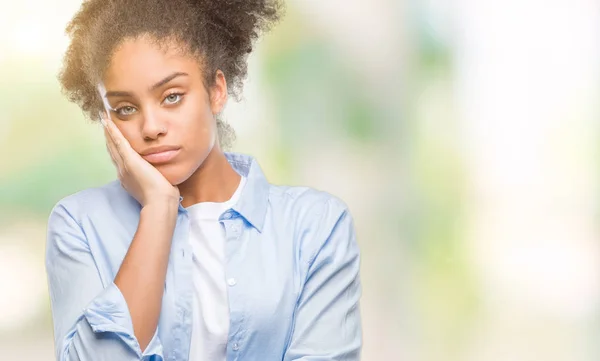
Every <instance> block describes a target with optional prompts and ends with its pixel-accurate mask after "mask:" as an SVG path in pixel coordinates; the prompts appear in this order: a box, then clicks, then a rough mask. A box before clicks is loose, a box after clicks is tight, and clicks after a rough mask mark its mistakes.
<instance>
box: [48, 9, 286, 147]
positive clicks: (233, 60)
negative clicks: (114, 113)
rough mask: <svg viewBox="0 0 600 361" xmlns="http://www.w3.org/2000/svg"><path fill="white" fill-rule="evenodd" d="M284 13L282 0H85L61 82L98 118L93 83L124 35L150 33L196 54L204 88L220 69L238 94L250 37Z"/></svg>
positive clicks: (223, 131) (225, 134)
mask: <svg viewBox="0 0 600 361" xmlns="http://www.w3.org/2000/svg"><path fill="white" fill-rule="evenodd" d="M282 13H283V4H282V3H281V2H280V0H198V1H192V0H87V1H84V2H83V4H82V6H81V8H80V9H79V11H78V12H77V13H76V14H75V16H74V17H73V19H72V20H71V22H70V23H69V24H68V26H67V28H66V32H67V35H69V36H70V38H71V43H70V45H69V48H68V49H67V51H66V53H65V57H64V62H63V68H62V70H61V72H60V75H59V81H60V83H61V85H62V88H63V92H64V94H65V95H66V96H67V98H68V99H69V100H70V101H72V102H74V103H76V104H77V105H79V107H80V108H81V109H82V110H83V112H84V114H86V116H87V117H89V118H90V119H92V120H94V119H97V117H98V114H99V112H100V111H102V109H103V108H102V100H101V99H100V96H99V95H98V92H97V88H96V85H97V83H98V81H99V80H100V78H101V76H102V74H103V72H104V71H105V70H106V67H107V66H108V64H109V61H110V57H111V54H112V53H113V52H114V50H115V48H116V47H117V46H119V44H120V43H122V42H123V40H124V39H126V38H136V37H139V36H143V35H150V36H151V39H153V40H155V41H156V44H157V45H159V46H164V45H171V46H172V45H173V44H179V45H181V46H182V47H183V48H182V49H181V50H182V51H186V52H188V54H192V55H194V56H196V57H197V58H198V61H199V64H200V65H201V66H202V69H203V74H204V79H203V81H204V84H205V86H206V87H207V88H209V87H210V86H212V85H213V84H214V81H215V74H216V71H217V70H219V69H220V70H221V71H223V73H224V74H225V77H226V79H227V83H228V92H229V94H230V95H232V96H233V97H234V98H239V95H240V93H241V90H242V85H243V81H244V79H245V77H246V75H247V63H246V60H247V56H248V54H249V53H250V52H251V51H252V47H253V44H254V41H255V40H256V39H257V38H258V37H259V36H260V34H261V33H262V32H264V31H267V30H269V29H270V28H271V27H272V26H273V25H274V24H275V23H276V22H277V21H278V20H279V19H280V17H281V15H282ZM172 40H175V42H173V41H172ZM218 127H219V136H220V138H221V141H222V143H225V144H224V146H226V144H227V143H228V142H230V141H231V140H232V139H231V138H232V137H233V131H232V130H231V129H230V127H229V126H228V125H227V124H225V123H224V122H223V121H221V120H220V119H219V120H218Z"/></svg>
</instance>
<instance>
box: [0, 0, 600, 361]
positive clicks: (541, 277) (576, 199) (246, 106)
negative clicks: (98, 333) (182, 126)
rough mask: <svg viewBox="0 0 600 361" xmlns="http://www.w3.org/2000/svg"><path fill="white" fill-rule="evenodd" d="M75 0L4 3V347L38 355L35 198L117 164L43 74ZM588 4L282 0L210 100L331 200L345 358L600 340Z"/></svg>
mask: <svg viewBox="0 0 600 361" xmlns="http://www.w3.org/2000/svg"><path fill="white" fill-rule="evenodd" d="M79 4H80V1H77V0H62V1H60V3H59V2H49V1H42V0H22V1H20V2H12V3H6V4H3V6H2V9H1V10H0V82H1V85H2V86H1V87H0V154H1V155H2V156H1V157H0V292H1V295H0V355H2V356H3V359H6V360H52V359H53V345H52V329H51V328H52V323H51V317H50V311H49V300H48V295H47V286H46V275H45V270H44V243H45V232H46V221H47V217H48V215H49V212H50V210H51V208H52V206H53V205H54V204H55V203H56V202H57V201H58V200H59V199H60V198H62V197H64V196H66V195H69V194H71V193H74V192H76V191H78V190H81V189H84V188H87V187H92V186H98V185H101V184H104V183H106V182H108V181H110V180H112V179H114V177H115V173H114V170H113V167H112V164H111V162H110V160H109V157H108V155H107V154H106V151H105V147H104V140H103V134H102V131H101V129H100V128H99V126H98V125H96V124H91V123H89V122H86V121H85V120H84V118H83V116H82V113H81V112H80V111H79V109H78V108H77V107H75V106H74V105H72V104H69V103H68V102H67V101H66V100H65V99H64V98H63V96H62V95H61V93H60V88H59V85H58V82H57V80H56V74H57V72H58V70H59V68H60V62H61V57H62V53H63V51H64V50H65V48H66V46H67V44H68V39H66V38H65V36H64V35H63V29H64V27H65V25H66V23H67V22H68V20H69V18H70V17H71V16H72V15H73V13H74V12H75V11H76V10H77V8H78V6H79ZM599 34H600V5H599V4H598V3H597V2H595V1H589V0H569V1H567V0H557V1H553V2H550V3H549V2H542V1H540V0H538V1H533V0H525V1H515V0H513V1H503V2H485V1H482V2H475V1H465V0H463V1H459V0H455V1H441V0H430V1H416V0H412V1H411V0H377V1H366V0H360V1H359V0H350V1H348V0H328V1H316V0H312V1H311V0H289V1H288V11H287V16H286V17H285V19H284V21H283V22H282V23H281V24H280V25H279V26H278V27H276V28H275V29H274V31H273V32H272V33H270V34H268V35H267V36H266V37H264V38H263V39H262V40H261V41H260V42H259V44H258V46H257V49H256V52H255V53H254V54H253V55H252V56H251V58H250V59H249V62H250V71H249V77H248V80H247V82H246V86H245V89H244V97H243V99H242V101H240V102H238V103H234V102H230V104H228V107H227V110H226V113H225V115H226V120H227V121H228V122H229V123H230V124H232V125H233V127H234V128H235V129H236V132H237V138H238V140H237V142H236V143H235V146H234V150H235V151H239V152H244V153H249V154H252V155H254V156H256V157H257V158H258V160H259V162H260V164H261V166H262V167H263V169H264V171H265V172H266V174H267V176H268V178H269V179H270V180H271V181H272V182H273V183H282V184H283V183H285V184H294V185H310V186H313V187H316V188H319V189H323V190H326V191H329V192H330V193H333V194H335V195H337V196H339V197H341V198H342V199H344V200H345V201H346V203H348V205H349V206H350V209H351V211H352V213H353V215H354V217H355V219H356V227H357V232H358V238H359V243H360V247H361V250H362V282H363V297H362V304H361V307H362V315H363V325H364V329H363V333H364V349H363V360H367V361H371V360H390V361H395V360H419V361H420V360H423V361H429V360H431V361H433V360H436V361H437V360H440V361H442V360H443V361H447V360H457V361H463V360H466V361H484V360H485V361H487V360H536V361H537V360H547V361H552V360H598V359H599V358H600V347H599V346H598V345H599V343H598V342H597V341H598V337H600V327H599V324H598V319H599V317H598V316H599V312H598V304H599V301H600V272H598V268H599V266H600V252H599V251H600V244H599V242H598V240H599V235H600V229H599V227H598V222H597V220H598V215H599V207H598V205H599V202H598V200H599V199H600V197H599V193H600V186H599V184H600V183H599V182H598V181H599V172H598V170H599V167H598V155H600V152H599V150H600V149H599V147H598V146H597V144H598V140H600V139H599V138H600V137H599V134H600V133H599V132H598V130H599V129H598V116H599V115H600V114H599V113H600V112H599V110H600V109H599V107H598V99H600V98H599V96H600V86H599V84H600V82H599V80H600V36H599Z"/></svg>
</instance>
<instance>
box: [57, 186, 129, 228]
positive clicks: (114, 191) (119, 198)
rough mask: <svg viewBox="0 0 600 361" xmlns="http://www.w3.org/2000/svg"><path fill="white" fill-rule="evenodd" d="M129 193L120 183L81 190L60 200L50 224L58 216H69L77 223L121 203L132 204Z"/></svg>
mask: <svg viewBox="0 0 600 361" xmlns="http://www.w3.org/2000/svg"><path fill="white" fill-rule="evenodd" d="M128 198H129V197H128V194H127V192H126V191H125V190H124V189H123V188H122V187H121V184H120V182H119V181H112V182H110V183H107V184H105V185H102V186H100V187H93V188H87V189H84V190H81V191H79V192H76V193H73V194H71V195H68V196H66V197H64V198H62V199H61V200H59V201H58V202H57V203H56V204H55V205H54V207H53V208H52V211H51V213H50V222H52V220H53V218H54V217H55V216H56V215H65V214H67V215H69V216H70V217H71V218H73V219H74V220H75V221H80V220H81V219H82V218H83V217H84V215H88V214H91V213H95V212H102V211H104V210H107V209H109V208H110V207H111V205H115V206H118V203H119V202H130V201H129V200H128Z"/></svg>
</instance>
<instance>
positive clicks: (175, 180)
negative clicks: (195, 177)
mask: <svg viewBox="0 0 600 361" xmlns="http://www.w3.org/2000/svg"><path fill="white" fill-rule="evenodd" d="M156 169H158V171H159V172H160V174H162V175H163V176H164V177H165V178H166V179H167V181H169V183H171V184H172V185H174V186H178V185H180V184H181V183H183V182H185V181H186V180H188V179H189V178H190V176H191V175H192V174H193V173H194V170H192V169H184V167H181V165H178V164H169V165H161V166H157V167H156Z"/></svg>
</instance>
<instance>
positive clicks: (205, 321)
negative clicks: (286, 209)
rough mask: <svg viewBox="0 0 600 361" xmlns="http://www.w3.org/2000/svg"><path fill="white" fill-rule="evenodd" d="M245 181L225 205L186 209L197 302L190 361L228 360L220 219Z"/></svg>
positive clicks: (222, 232)
mask: <svg viewBox="0 0 600 361" xmlns="http://www.w3.org/2000/svg"><path fill="white" fill-rule="evenodd" d="M245 183H246V178H245V177H242V178H241V181H240V185H239V186H238V188H237V190H236V191H235V193H234V194H233V196H232V197H231V199H229V200H228V201H226V202H223V203H213V202H203V203H197V204H194V205H191V206H189V207H188V208H187V210H188V214H189V217H190V235H189V236H190V243H191V246H192V253H193V264H194V266H193V267H194V268H193V283H194V303H193V312H192V314H193V316H192V317H193V319H192V337H191V345H190V358H189V360H190V361H225V360H226V350H227V338H228V334H229V302H228V297H227V288H226V282H225V233H224V230H223V229H222V228H221V224H220V223H219V216H220V215H221V214H222V213H223V212H225V211H226V210H228V209H229V208H231V207H232V206H233V205H234V204H235V203H236V202H237V200H238V198H239V196H240V193H241V191H242V189H243V188H244V184H245Z"/></svg>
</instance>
